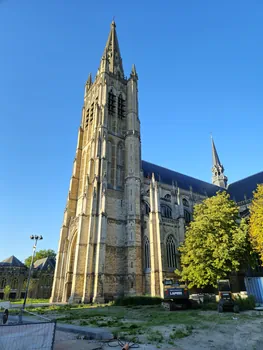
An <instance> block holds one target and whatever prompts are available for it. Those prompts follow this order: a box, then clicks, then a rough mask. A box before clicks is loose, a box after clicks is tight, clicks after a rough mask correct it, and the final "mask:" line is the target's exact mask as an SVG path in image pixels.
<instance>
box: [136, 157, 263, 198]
mask: <svg viewBox="0 0 263 350" xmlns="http://www.w3.org/2000/svg"><path fill="white" fill-rule="evenodd" d="M142 170H143V174H144V177H146V178H147V177H148V178H151V177H152V173H154V176H155V179H156V180H157V181H160V182H162V183H165V184H167V185H172V184H173V183H174V185H176V183H177V186H178V187H179V188H182V189H184V190H187V191H189V190H190V187H192V190H193V192H195V193H199V194H201V195H205V196H206V195H207V196H208V197H211V196H214V195H215V194H216V192H217V191H220V190H221V191H222V190H223V189H222V188H220V187H218V186H215V185H213V184H210V183H208V182H205V181H202V180H198V179H196V178H194V177H191V176H188V175H184V174H181V173H178V172H176V171H173V170H170V169H166V168H163V167H161V166H159V165H155V164H152V163H149V162H146V161H144V160H143V161H142ZM258 184H263V171H262V172H260V173H257V174H254V175H251V176H248V177H246V178H245V179H242V180H239V181H236V182H233V183H232V184H230V185H229V186H228V188H227V192H228V193H229V194H230V198H231V199H234V200H235V201H236V202H241V201H243V200H245V196H246V198H247V199H250V198H252V197H253V191H255V189H256V188H257V185H258Z"/></svg>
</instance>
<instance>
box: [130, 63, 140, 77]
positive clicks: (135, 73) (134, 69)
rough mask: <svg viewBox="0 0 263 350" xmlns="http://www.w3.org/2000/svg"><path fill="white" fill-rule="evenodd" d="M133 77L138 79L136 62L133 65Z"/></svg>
mask: <svg viewBox="0 0 263 350" xmlns="http://www.w3.org/2000/svg"><path fill="white" fill-rule="evenodd" d="M131 78H135V79H138V74H137V71H136V67H135V64H133V65H132V69H131Z"/></svg>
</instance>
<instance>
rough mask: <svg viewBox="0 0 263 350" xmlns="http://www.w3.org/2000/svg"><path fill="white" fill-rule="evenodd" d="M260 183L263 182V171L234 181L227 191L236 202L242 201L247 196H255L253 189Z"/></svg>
mask: <svg viewBox="0 0 263 350" xmlns="http://www.w3.org/2000/svg"><path fill="white" fill-rule="evenodd" d="M258 184H263V171H262V172H260V173H257V174H254V175H251V176H248V177H246V178H245V179H242V180H239V181H236V182H233V183H232V184H230V185H229V186H228V188H227V192H228V193H229V194H230V197H231V198H232V199H234V200H235V201H236V202H241V201H244V200H245V196H246V198H247V199H249V198H252V197H253V191H255V189H256V188H257V185H258Z"/></svg>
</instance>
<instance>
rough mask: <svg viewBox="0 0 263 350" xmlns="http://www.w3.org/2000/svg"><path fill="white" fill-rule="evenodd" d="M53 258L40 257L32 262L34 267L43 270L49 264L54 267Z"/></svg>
mask: <svg viewBox="0 0 263 350" xmlns="http://www.w3.org/2000/svg"><path fill="white" fill-rule="evenodd" d="M55 264H56V262H55V259H54V258H49V257H47V258H42V259H39V260H37V261H35V262H34V269H37V270H42V271H45V270H47V268H48V266H51V268H52V269H55Z"/></svg>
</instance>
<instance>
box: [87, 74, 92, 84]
mask: <svg viewBox="0 0 263 350" xmlns="http://www.w3.org/2000/svg"><path fill="white" fill-rule="evenodd" d="M87 84H88V85H92V76H91V73H90V74H89V76H88V80H87Z"/></svg>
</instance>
